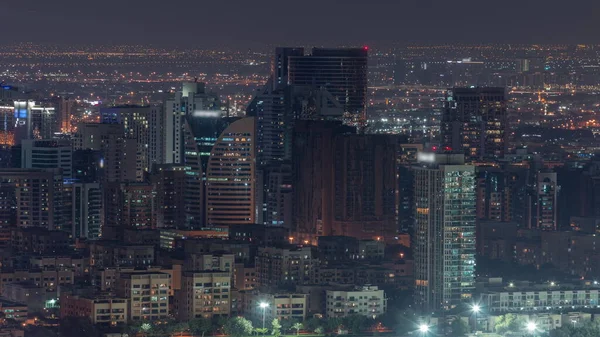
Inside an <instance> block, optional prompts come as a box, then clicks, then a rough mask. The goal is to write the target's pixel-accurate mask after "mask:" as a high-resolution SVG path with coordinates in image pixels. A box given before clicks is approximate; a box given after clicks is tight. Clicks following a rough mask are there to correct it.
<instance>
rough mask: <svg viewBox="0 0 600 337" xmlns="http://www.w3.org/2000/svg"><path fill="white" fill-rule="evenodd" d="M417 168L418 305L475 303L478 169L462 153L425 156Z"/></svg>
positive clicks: (436, 307) (436, 306) (432, 308)
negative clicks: (465, 160) (473, 301)
mask: <svg viewBox="0 0 600 337" xmlns="http://www.w3.org/2000/svg"><path fill="white" fill-rule="evenodd" d="M419 161H420V163H419V165H415V166H414V169H413V172H414V177H415V185H414V191H415V197H414V200H415V230H414V239H413V243H414V258H415V304H416V305H417V307H419V308H420V309H421V310H423V311H428V312H431V311H435V310H439V309H449V308H453V307H455V306H457V305H458V304H459V303H462V302H470V301H471V300H472V296H473V291H474V288H475V212H476V206H475V167H474V166H471V165H464V157H463V155H462V154H437V155H436V154H421V155H420V160H419Z"/></svg>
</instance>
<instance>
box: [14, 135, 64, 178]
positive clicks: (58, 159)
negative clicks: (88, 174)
mask: <svg viewBox="0 0 600 337" xmlns="http://www.w3.org/2000/svg"><path fill="white" fill-rule="evenodd" d="M21 167H22V168H37V169H52V168H60V169H62V175H63V177H64V178H65V179H71V178H72V174H73V150H72V148H71V142H69V141H68V140H66V139H46V140H33V139H25V140H23V142H22V143H21Z"/></svg>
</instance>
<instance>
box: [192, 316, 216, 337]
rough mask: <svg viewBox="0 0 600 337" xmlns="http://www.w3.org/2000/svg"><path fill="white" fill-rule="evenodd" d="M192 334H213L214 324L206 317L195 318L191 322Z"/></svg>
mask: <svg viewBox="0 0 600 337" xmlns="http://www.w3.org/2000/svg"><path fill="white" fill-rule="evenodd" d="M189 326H190V332H191V333H192V334H193V335H202V337H204V335H205V334H206V333H210V332H212V329H213V324H212V322H211V321H210V320H209V319H207V318H204V317H199V318H194V319H192V320H191V321H190V322H189Z"/></svg>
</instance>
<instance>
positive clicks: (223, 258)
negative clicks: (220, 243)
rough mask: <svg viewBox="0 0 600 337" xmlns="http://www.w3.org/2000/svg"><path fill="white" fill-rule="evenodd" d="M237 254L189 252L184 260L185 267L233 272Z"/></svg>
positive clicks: (189, 269) (186, 268) (194, 269)
mask: <svg viewBox="0 0 600 337" xmlns="http://www.w3.org/2000/svg"><path fill="white" fill-rule="evenodd" d="M234 264H235V256H234V255H233V254H216V253H212V254H195V253H192V254H188V255H186V257H185V260H184V269H185V270H188V271H196V270H208V271H211V270H219V271H226V272H228V273H229V274H230V275H231V274H232V273H233V267H234Z"/></svg>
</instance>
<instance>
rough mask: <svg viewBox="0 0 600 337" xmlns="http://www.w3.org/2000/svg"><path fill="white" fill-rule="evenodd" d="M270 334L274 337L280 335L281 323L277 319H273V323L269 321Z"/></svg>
mask: <svg viewBox="0 0 600 337" xmlns="http://www.w3.org/2000/svg"><path fill="white" fill-rule="evenodd" d="M271 334H272V335H273V336H275V337H279V336H280V335H281V323H279V320H278V319H277V318H273V321H271Z"/></svg>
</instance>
